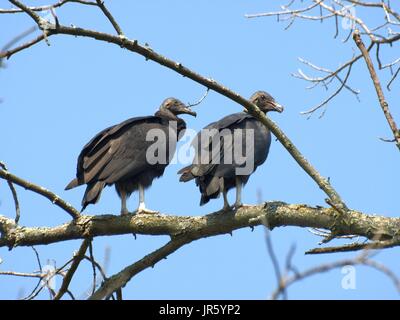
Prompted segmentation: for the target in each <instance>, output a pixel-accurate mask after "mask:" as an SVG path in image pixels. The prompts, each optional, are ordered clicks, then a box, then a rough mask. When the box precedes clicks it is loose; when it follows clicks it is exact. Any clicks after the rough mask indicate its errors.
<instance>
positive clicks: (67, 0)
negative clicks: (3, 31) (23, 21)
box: [0, 0, 97, 14]
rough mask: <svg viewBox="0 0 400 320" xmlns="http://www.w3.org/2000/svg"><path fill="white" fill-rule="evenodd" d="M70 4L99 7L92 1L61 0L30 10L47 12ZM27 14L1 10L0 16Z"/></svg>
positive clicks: (20, 11)
mask: <svg viewBox="0 0 400 320" xmlns="http://www.w3.org/2000/svg"><path fill="white" fill-rule="evenodd" d="M68 2H75V3H80V4H85V5H91V6H97V3H95V2H91V1H85V0H60V1H58V2H57V3H54V4H51V5H46V6H38V7H29V9H30V10H32V11H47V10H50V9H52V8H59V7H61V6H63V5H64V4H66V3H68ZM22 12H25V11H24V10H22V9H16V8H13V9H0V14H5V13H22Z"/></svg>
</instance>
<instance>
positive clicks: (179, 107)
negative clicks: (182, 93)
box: [160, 98, 197, 117]
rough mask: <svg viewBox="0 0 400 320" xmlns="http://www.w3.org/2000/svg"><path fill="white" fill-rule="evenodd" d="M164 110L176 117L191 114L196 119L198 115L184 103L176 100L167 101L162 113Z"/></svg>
mask: <svg viewBox="0 0 400 320" xmlns="http://www.w3.org/2000/svg"><path fill="white" fill-rule="evenodd" d="M163 110H168V111H170V112H171V113H173V114H174V115H176V116H177V115H179V114H189V115H191V116H193V117H195V116H196V115H197V114H196V112H194V111H192V110H190V109H189V108H188V107H187V106H186V105H185V104H184V103H183V102H182V101H180V100H178V99H175V98H167V99H165V100H164V101H163V103H162V104H161V106H160V111H163Z"/></svg>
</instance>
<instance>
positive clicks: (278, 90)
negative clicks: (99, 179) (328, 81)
mask: <svg viewBox="0 0 400 320" xmlns="http://www.w3.org/2000/svg"><path fill="white" fill-rule="evenodd" d="M30 3H33V2H30ZM34 3H35V4H38V2H37V1H35V2H34ZM273 3H274V4H271V2H268V1H228V0H221V1H204V0H203V1H190V2H189V1H182V0H169V1H155V0H154V1H153V0H152V1H127V0H125V1H112V2H111V1H106V4H107V6H108V8H109V9H110V11H111V12H112V13H113V14H114V16H115V18H116V19H117V20H118V21H119V23H120V25H121V27H122V29H123V31H124V32H125V33H126V35H127V37H129V38H131V39H137V40H138V41H139V42H140V43H144V42H147V43H148V44H149V45H150V46H151V47H152V48H153V49H154V50H156V51H158V52H160V53H161V54H163V55H165V56H167V57H169V58H172V59H175V60H177V61H179V62H181V63H183V64H185V65H186V66H188V67H190V68H192V69H193V70H195V71H197V72H199V73H201V74H202V75H205V76H208V77H211V78H214V79H215V80H217V81H219V82H221V83H222V84H224V85H226V86H228V87H230V88H231V89H233V90H235V91H237V92H238V93H240V94H242V95H243V96H246V97H249V96H250V95H251V94H252V93H253V92H254V91H256V90H266V91H268V92H269V93H270V94H271V95H272V96H274V97H275V99H276V100H277V101H278V102H280V103H281V104H282V105H284V106H285V107H286V109H285V112H284V113H282V114H273V115H271V117H272V118H273V120H274V121H276V122H277V123H278V124H279V126H281V128H282V129H283V130H284V131H285V132H286V133H287V134H288V136H289V137H290V138H291V139H293V141H294V143H295V144H296V145H297V147H298V148H299V149H300V150H301V151H302V152H303V153H304V155H305V156H306V157H307V158H308V159H309V160H310V161H311V163H312V164H313V165H314V166H315V167H316V168H317V169H318V170H319V171H320V172H321V174H323V175H324V176H327V177H330V179H331V182H332V184H333V186H334V187H335V188H336V189H337V190H338V192H339V193H340V194H341V195H342V197H343V199H344V200H345V201H346V203H347V205H348V206H349V207H351V208H354V209H357V210H360V211H363V212H367V213H371V214H373V213H375V214H381V215H385V216H393V217H394V216H398V215H399V212H400V210H399V209H400V205H399V201H398V200H399V196H398V190H399V189H398V181H399V178H400V173H399V170H398V167H399V166H398V163H399V157H400V154H399V152H398V151H397V149H396V148H395V146H394V145H393V144H390V143H384V142H382V141H380V140H379V139H378V137H390V136H391V133H390V130H389V129H388V126H387V124H386V122H385V119H384V116H383V114H382V111H381V110H380V108H379V105H378V101H377V98H376V95H375V92H374V89H373V86H372V83H371V81H370V79H369V76H368V73H367V70H366V68H365V65H364V62H362V61H361V63H358V64H357V65H355V66H354V68H353V74H352V76H351V78H350V84H351V85H353V86H354V87H356V88H358V89H360V90H361V94H360V100H361V102H358V101H357V100H356V99H355V97H354V96H353V95H352V94H351V93H349V92H348V91H343V92H342V94H340V95H339V96H338V97H337V98H336V99H334V100H333V101H332V102H331V103H329V105H328V108H327V111H326V114H325V116H324V117H323V118H321V119H318V114H316V115H315V116H314V117H312V118H311V119H310V120H307V118H306V117H304V116H302V115H300V112H301V111H304V110H306V109H308V108H310V107H312V106H314V105H315V104H317V103H319V102H320V101H321V100H322V99H324V98H325V97H327V95H328V94H329V93H331V92H333V90H335V89H336V87H332V88H331V90H330V91H328V92H327V91H325V89H323V88H317V89H314V90H306V89H305V87H306V86H307V85H308V84H307V83H304V82H302V81H301V80H298V79H295V78H293V77H292V76H291V73H293V72H295V71H296V70H297V69H298V68H302V69H303V70H304V71H309V70H308V69H307V68H306V67H304V66H303V65H301V64H300V63H299V61H298V59H297V58H298V57H303V58H306V59H308V60H310V61H312V62H314V63H316V64H319V65H322V66H325V67H328V68H332V69H334V68H335V67H337V66H338V65H339V64H340V63H343V62H345V61H347V60H348V59H349V58H350V57H351V56H352V54H353V52H357V48H356V47H355V45H354V44H353V43H352V41H351V40H350V41H349V42H348V43H346V44H343V43H342V40H343V39H344V38H345V37H346V36H347V32H348V31H347V30H343V29H342V28H340V35H339V37H338V38H337V39H333V35H334V33H335V29H334V22H333V21H330V22H325V23H323V24H321V23H319V22H314V23H313V22H300V21H296V22H295V23H294V25H293V26H292V27H291V28H290V29H289V30H287V31H285V30H284V25H283V24H279V23H277V21H276V19H275V18H259V19H251V20H249V19H246V18H245V17H244V15H245V14H246V13H255V12H263V11H269V10H278V9H279V5H278V4H280V1H274V2H273ZM282 4H283V3H282ZM0 7H2V8H8V7H9V3H8V1H5V0H0ZM57 13H58V16H59V19H60V22H61V23H62V24H66V25H70V24H74V25H76V26H81V27H86V28H90V29H96V30H101V31H105V32H110V33H113V30H112V28H111V26H110V25H109V24H108V21H107V20H106V19H105V17H104V16H103V15H102V13H101V11H100V10H99V9H97V8H95V7H85V6H81V5H74V4H70V5H66V6H65V7H63V8H62V9H60V10H57ZM359 14H364V13H363V12H360V13H359ZM364 17H365V16H364ZM368 20H369V21H370V22H371V21H372V22H375V23H378V22H379V21H383V17H382V13H381V12H380V11H371V12H370V13H369V15H368ZM32 24H33V23H32V21H31V20H30V18H29V17H27V15H25V14H18V15H1V16H0V40H1V42H0V45H1V44H4V43H6V42H7V41H8V40H10V39H11V38H12V37H13V36H15V35H17V34H19V33H20V32H22V31H24V30H26V29H27V28H29V27H30V26H31V25H32ZM49 41H50V44H51V45H50V46H47V45H46V44H45V43H40V44H39V45H36V46H34V47H33V48H31V49H29V50H26V51H23V52H21V53H19V54H17V55H15V56H13V57H12V58H11V59H10V60H9V61H7V62H6V68H5V69H2V70H0V97H1V98H2V100H3V102H2V103H1V104H0V119H1V121H0V139H1V140H0V141H1V148H0V160H2V161H4V162H5V163H6V164H7V165H8V167H9V170H10V171H11V172H13V173H14V174H16V175H18V176H20V177H22V178H25V179H27V180H29V181H32V182H34V183H37V184H39V185H42V186H44V187H47V188H49V189H50V190H52V191H54V192H56V193H57V194H59V195H60V196H61V197H62V198H64V199H65V200H67V201H69V202H70V203H71V204H73V205H74V206H76V207H77V208H80V201H81V197H82V195H83V192H84V188H83V187H81V188H77V189H74V190H71V191H64V187H65V185H66V184H67V183H68V182H69V181H70V180H71V179H72V178H73V177H74V175H75V168H76V158H77V156H78V154H79V152H80V150H81V148H82V146H83V145H84V144H85V143H86V142H87V141H88V140H89V139H91V138H92V137H93V135H94V134H96V133H97V132H98V131H100V130H101V129H103V128H105V127H107V126H110V125H113V124H116V123H119V122H121V121H123V120H125V119H128V118H130V117H133V116H140V115H149V114H153V113H154V111H155V110H156V109H157V108H158V107H159V105H160V103H161V102H162V100H163V99H165V98H166V97H169V96H174V97H177V98H179V99H181V100H182V101H184V102H194V101H197V100H198V99H199V98H200V96H201V95H202V94H203V93H204V91H205V88H204V87H202V86H200V85H198V84H197V83H194V82H192V81H191V80H189V79H187V78H183V77H182V76H180V75H178V74H176V73H174V72H173V71H171V70H168V69H166V68H163V67H161V66H159V65H157V64H156V63H154V62H151V61H145V59H144V58H143V57H141V56H139V55H136V54H134V53H131V52H128V51H127V50H123V49H121V48H119V47H117V46H114V45H111V44H107V43H101V42H98V41H94V40H91V39H85V38H74V37H71V36H52V37H51V38H50V39H49ZM396 55H397V56H396ZM398 55H399V45H398V44H395V45H394V46H393V48H392V49H391V50H389V51H386V52H384V54H383V56H382V57H383V59H384V60H385V62H390V61H392V60H393V59H394V58H395V57H398ZM380 76H381V78H382V81H383V82H385V80H387V79H388V74H387V73H386V72H385V73H384V72H381V73H380ZM399 86H400V79H398V80H397V81H396V82H395V83H394V84H393V89H392V91H391V92H390V93H387V98H388V102H389V104H390V105H391V106H392V111H393V114H394V116H395V117H396V118H397V119H400V111H399V108H398V107H399V102H400V100H399V88H400V87H399ZM240 110H241V107H240V106H239V105H236V104H235V103H233V102H231V101H229V100H228V99H226V98H224V97H222V96H220V95H218V94H216V93H213V92H210V94H209V95H208V97H207V98H206V99H205V100H204V101H203V103H202V104H201V105H200V106H198V107H197V108H196V111H197V113H198V117H197V118H191V117H186V118H185V119H186V120H187V123H188V126H189V127H190V128H193V129H196V130H198V129H200V128H202V127H204V126H205V125H207V124H208V123H210V122H212V121H215V120H217V119H219V118H221V117H223V116H225V115H227V114H229V113H234V112H238V111H240ZM182 166H183V164H175V165H171V166H169V167H168V168H167V169H166V171H165V174H164V176H163V177H162V178H161V179H158V180H156V181H154V183H153V186H152V187H151V188H150V189H149V190H148V191H147V193H146V202H147V203H146V204H147V206H148V207H149V208H150V209H153V210H160V211H162V212H163V213H168V214H176V215H190V216H197V215H205V214H207V213H210V212H213V211H216V210H219V209H220V208H221V207H222V199H217V200H214V201H211V202H210V203H209V204H207V205H206V206H203V207H200V206H199V205H198V203H199V200H200V196H199V193H198V190H197V188H196V187H195V185H194V183H186V184H183V183H180V182H179V181H178V175H177V174H176V173H177V171H178V170H179V169H180V168H181V167H182ZM17 190H18V194H19V198H20V204H21V220H20V223H21V224H22V225H26V226H56V225H59V224H61V223H65V222H68V221H69V215H67V214H66V213H65V212H63V211H62V210H60V209H59V208H57V207H56V206H54V205H52V204H51V203H49V201H47V200H46V199H44V198H42V197H40V196H38V195H36V194H33V193H32V192H29V191H25V190H23V189H22V188H18V189H17ZM257 190H261V193H262V199H263V200H265V201H268V200H280V201H285V202H287V203H306V204H309V205H325V202H324V198H325V195H324V194H323V192H322V191H321V190H319V188H318V187H317V186H316V184H315V183H314V182H313V181H312V180H311V179H310V178H309V176H307V174H306V173H305V172H304V171H303V170H302V169H301V168H300V167H299V166H298V165H297V163H296V162H295V161H294V160H293V159H292V158H291V156H290V155H289V154H288V152H287V151H286V150H285V149H284V148H283V147H282V146H281V145H280V144H279V142H276V141H273V143H272V146H271V150H270V155H269V158H268V161H267V162H266V163H265V164H264V165H263V166H262V167H260V168H259V169H258V170H257V171H256V173H254V174H253V176H252V177H251V178H250V181H249V183H248V184H247V186H246V187H245V189H244V193H243V201H244V203H248V204H256V203H257ZM233 198H234V192H231V194H230V199H231V201H232V200H233ZM137 201H138V199H137V195H136V194H134V195H133V196H132V197H131V199H130V200H129V202H128V205H129V208H130V209H131V210H134V209H135V208H136V207H137ZM119 210H120V200H119V198H118V197H117V195H116V193H115V191H114V188H107V189H106V190H104V192H103V194H102V198H101V201H100V202H99V203H98V204H97V205H95V206H93V205H92V206H89V207H88V208H87V210H86V213H88V214H104V213H108V214H110V213H112V214H119ZM0 214H2V215H6V216H9V217H13V215H14V207H13V201H12V197H11V194H10V192H9V190H8V188H7V186H6V184H5V183H4V181H1V182H0ZM264 236H265V234H264V230H263V229H262V228H261V227H258V228H256V229H255V230H254V232H251V230H250V229H249V228H247V229H242V230H238V231H235V232H234V233H233V236H232V237H231V236H230V235H223V236H218V237H212V238H208V239H201V240H199V241H195V242H193V243H191V244H189V245H187V246H185V247H183V248H182V249H180V250H178V251H177V252H175V253H174V254H172V255H171V256H169V257H168V259H167V260H163V261H161V262H160V263H158V264H157V265H156V266H155V268H154V269H147V270H145V271H143V272H141V273H140V274H139V275H137V276H136V277H135V278H133V279H132V280H131V281H130V282H129V284H128V285H127V286H126V287H125V288H124V297H125V298H131V299H202V298H211V299H265V298H267V297H268V296H269V294H270V293H271V291H272V290H273V289H274V288H275V287H276V281H275V275H274V271H273V268H272V265H271V261H270V259H269V257H268V254H267V251H266V246H265V238H264ZM272 240H273V243H274V246H275V250H276V252H277V255H278V257H279V259H280V262H281V265H284V263H285V258H286V255H287V252H288V250H289V248H290V246H291V245H292V244H295V245H296V247H297V251H296V254H295V257H294V263H295V265H296V266H297V268H298V269H300V270H303V269H305V268H308V267H311V266H315V265H317V264H320V263H326V262H329V261H334V260H338V259H341V258H344V257H352V256H354V253H348V254H334V255H323V256H305V255H304V252H305V251H306V250H308V249H310V248H313V247H316V246H318V242H319V241H320V240H321V239H320V238H318V237H317V236H315V235H313V234H311V233H310V232H309V231H307V230H306V229H301V228H279V229H275V230H273V231H272ZM166 241H168V237H155V236H141V235H139V236H138V238H137V240H135V239H134V238H133V236H132V235H125V236H115V237H102V238H96V239H95V240H94V254H95V257H96V258H97V259H98V260H99V261H100V262H102V261H103V259H104V256H105V252H107V250H109V252H110V261H109V264H108V267H107V275H112V274H114V273H116V272H118V271H120V270H121V269H122V268H124V267H125V266H127V265H129V264H132V263H133V262H135V261H137V260H138V259H140V258H142V257H143V256H144V255H146V254H148V253H150V252H151V251H153V250H155V249H157V248H158V247H160V246H161V245H163V244H164V243H165V242H166ZM80 243H81V241H68V242H64V243H57V244H52V245H48V246H37V250H38V251H39V253H40V256H41V259H42V263H43V264H46V263H47V262H48V261H49V262H51V263H52V261H55V263H56V265H57V266H61V265H62V264H63V263H64V262H65V261H67V260H68V259H69V258H70V257H71V255H72V252H73V251H74V250H77V249H78V248H79V246H80ZM335 243H336V244H338V243H344V242H343V241H336V242H333V243H332V244H335ZM0 258H1V259H2V260H3V263H2V264H0V270H14V271H21V272H31V271H34V270H37V265H36V260H35V256H34V253H33V251H32V249H31V248H25V247H22V248H16V249H13V250H12V251H8V250H7V249H6V248H0ZM376 259H377V260H378V261H380V262H382V263H385V264H386V265H387V266H389V267H390V268H392V269H393V270H394V271H396V272H397V274H399V272H400V271H399V263H400V258H399V249H398V248H395V249H388V250H384V251H383V252H381V253H379V254H378V255H377V256H376ZM342 278H343V274H342V273H341V270H340V269H338V270H334V271H331V272H329V273H326V274H322V275H318V276H315V277H313V278H310V279H308V280H305V281H303V282H301V283H299V284H296V285H294V286H293V287H291V288H290V290H289V297H290V298H297V299H316V298H317V299H333V298H339V299H371V298H378V299H381V298H387V299H398V298H399V295H398V293H397V292H396V290H395V288H394V287H393V285H392V283H391V282H390V281H389V280H388V279H387V278H386V277H384V276H383V275H381V274H379V273H377V272H376V271H374V270H371V269H367V268H365V267H356V289H354V290H344V289H342V287H341V281H342ZM91 281H92V271H91V265H90V264H89V263H82V264H81V266H80V267H79V270H78V273H77V275H76V276H75V278H74V280H73V282H72V284H71V287H70V288H71V290H72V291H73V292H74V293H75V295H76V297H81V298H83V297H85V295H84V292H85V291H86V290H87V289H88V288H90V286H91ZM35 284H36V280H29V279H25V278H15V277H4V276H2V277H0V298H2V299H15V298H17V297H21V296H24V295H27V294H28V293H29V292H30V290H32V289H33V287H34V285H35ZM57 284H58V286H59V285H60V284H61V280H60V279H58V283H57ZM39 298H41V299H48V292H43V293H42V294H41V295H39Z"/></svg>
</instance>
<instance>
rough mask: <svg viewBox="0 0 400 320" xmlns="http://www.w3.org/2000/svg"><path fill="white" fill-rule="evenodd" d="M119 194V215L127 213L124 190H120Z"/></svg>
mask: <svg viewBox="0 0 400 320" xmlns="http://www.w3.org/2000/svg"><path fill="white" fill-rule="evenodd" d="M120 195H121V216H124V215H127V214H129V211H128V208H127V207H126V198H127V196H126V192H125V190H120Z"/></svg>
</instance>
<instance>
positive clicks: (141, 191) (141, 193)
mask: <svg viewBox="0 0 400 320" xmlns="http://www.w3.org/2000/svg"><path fill="white" fill-rule="evenodd" d="M136 212H137V213H159V212H158V211H153V210H149V209H147V208H146V205H145V203H144V188H143V186H142V185H141V184H139V207H138V209H137V210H136Z"/></svg>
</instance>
